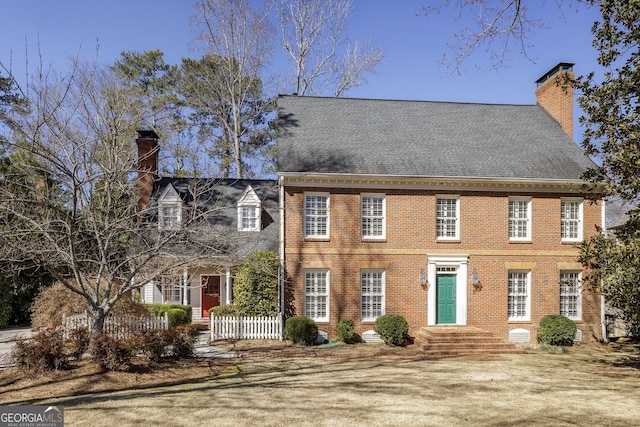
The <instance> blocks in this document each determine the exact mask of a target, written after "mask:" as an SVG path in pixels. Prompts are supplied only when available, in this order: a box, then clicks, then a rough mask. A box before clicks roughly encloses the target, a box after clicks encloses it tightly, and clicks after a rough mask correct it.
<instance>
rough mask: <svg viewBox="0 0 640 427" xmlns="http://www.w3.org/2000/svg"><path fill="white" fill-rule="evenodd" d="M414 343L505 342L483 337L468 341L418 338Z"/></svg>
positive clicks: (463, 339)
mask: <svg viewBox="0 0 640 427" xmlns="http://www.w3.org/2000/svg"><path fill="white" fill-rule="evenodd" d="M414 341H424V342H441V343H465V342H486V343H496V344H499V343H502V342H503V341H502V340H500V339H498V338H495V337H482V338H476V339H467V338H428V337H421V336H416V337H415V338H414Z"/></svg>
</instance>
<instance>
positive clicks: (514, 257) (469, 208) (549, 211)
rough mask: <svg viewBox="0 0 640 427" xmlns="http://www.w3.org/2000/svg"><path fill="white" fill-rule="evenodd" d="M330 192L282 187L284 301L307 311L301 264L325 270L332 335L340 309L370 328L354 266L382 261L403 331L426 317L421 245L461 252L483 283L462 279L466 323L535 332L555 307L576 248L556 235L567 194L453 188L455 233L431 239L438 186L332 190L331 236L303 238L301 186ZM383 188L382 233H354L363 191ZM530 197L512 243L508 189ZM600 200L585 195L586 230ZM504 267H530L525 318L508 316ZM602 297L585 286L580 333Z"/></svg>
mask: <svg viewBox="0 0 640 427" xmlns="http://www.w3.org/2000/svg"><path fill="white" fill-rule="evenodd" d="M305 191H307V192H308V191H320V192H327V191H326V190H323V189H317V188H315V189H314V188H295V187H287V188H286V191H285V212H284V215H285V221H286V222H285V236H284V241H285V267H286V272H287V275H288V276H287V290H288V300H289V301H290V303H291V309H293V311H294V312H295V313H296V314H298V315H302V314H304V270H305V269H309V268H326V269H329V271H330V322H329V323H319V324H318V327H319V328H320V329H322V330H325V331H328V332H329V334H330V336H333V335H334V329H335V325H336V323H337V322H338V320H339V319H341V318H350V319H352V320H353V321H354V322H355V324H356V329H357V331H358V332H359V333H362V332H363V331H365V330H368V329H373V323H372V322H371V323H363V322H361V321H360V270H361V269H365V268H372V269H373V268H375V269H378V268H380V269H384V270H385V275H386V289H385V312H386V313H395V314H402V315H403V316H404V317H405V318H406V319H407V321H408V323H409V325H410V334H413V333H415V331H416V330H417V329H419V328H420V327H421V326H426V325H427V314H428V311H427V310H429V309H430V307H428V306H427V291H426V290H424V289H422V288H421V286H420V284H419V281H418V275H419V272H420V270H421V269H424V270H425V271H427V255H428V254H438V255H442V254H451V255H458V254H468V255H469V260H468V263H469V264H468V275H469V276H470V275H471V272H472V271H473V270H474V269H475V270H476V271H477V273H478V275H479V277H480V280H481V283H482V290H479V291H477V290H474V287H473V286H472V284H471V278H470V277H468V278H467V283H468V285H467V304H468V306H467V324H468V325H472V326H478V327H481V328H484V329H488V330H491V331H493V332H494V333H495V334H496V335H497V336H499V337H501V338H503V339H505V340H506V339H507V338H508V332H509V330H511V329H514V328H525V329H528V330H530V331H531V338H532V342H534V341H535V334H536V328H537V324H538V323H539V320H540V318H541V317H542V316H544V315H546V314H557V313H559V299H560V296H559V285H558V282H559V277H560V271H561V270H562V269H567V268H568V267H571V269H575V268H577V267H579V265H578V264H577V263H576V258H577V253H578V251H577V249H575V248H574V246H573V245H571V244H566V243H562V242H561V239H560V200H561V197H563V196H566V197H569V196H571V195H570V194H543V193H541V194H533V193H517V194H516V193H509V194H507V193H499V192H482V193H479V192H455V193H452V194H455V195H458V196H460V240H458V241H453V242H442V241H436V230H435V223H436V218H435V213H436V195H440V194H444V192H441V191H426V190H425V191H420V190H392V191H382V190H379V191H376V190H370V189H367V190H365V191H362V192H361V191H359V190H355V189H333V188H332V189H331V190H330V191H329V192H330V238H329V239H328V240H324V241H314V240H307V241H305V239H304V212H303V207H304V193H305ZM365 192H366V193H372V192H378V193H384V194H386V239H385V240H384V241H376V242H368V241H363V240H362V239H361V238H360V194H361V193H365ZM514 195H518V196H531V197H532V240H531V242H526V243H510V242H509V237H508V202H509V196H514ZM600 215H601V208H600V205H599V204H591V203H590V202H588V201H586V200H585V201H584V202H583V224H584V227H583V230H584V237H588V236H590V235H592V234H594V233H595V232H596V230H595V225H596V224H600V222H601V219H600ZM510 268H512V269H513V268H527V269H530V271H531V276H530V277H531V297H530V298H531V317H530V321H527V322H509V321H508V316H507V279H508V271H509V269H510ZM599 302H600V300H599V297H597V296H595V295H592V294H590V293H589V292H584V294H583V297H582V321H581V322H578V327H579V328H580V329H582V330H583V337H584V339H585V340H587V339H589V338H590V337H591V336H592V335H595V336H600V334H601V332H600V317H599V316H600V305H599Z"/></svg>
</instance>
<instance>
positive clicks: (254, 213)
mask: <svg viewBox="0 0 640 427" xmlns="http://www.w3.org/2000/svg"><path fill="white" fill-rule="evenodd" d="M259 212H260V208H259V207H256V206H240V207H238V213H239V214H240V215H239V216H240V218H238V219H239V221H238V223H239V224H240V227H238V229H239V230H241V231H259V230H260V225H259V224H260V217H259V216H258V214H259Z"/></svg>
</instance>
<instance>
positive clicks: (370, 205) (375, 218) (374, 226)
mask: <svg viewBox="0 0 640 427" xmlns="http://www.w3.org/2000/svg"><path fill="white" fill-rule="evenodd" d="M385 209H386V207H385V195H384V194H363V195H362V196H361V198H360V211H361V225H362V226H361V233H362V238H363V239H384V238H385Z"/></svg>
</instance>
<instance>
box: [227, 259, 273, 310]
mask: <svg viewBox="0 0 640 427" xmlns="http://www.w3.org/2000/svg"><path fill="white" fill-rule="evenodd" d="M279 269H280V262H279V261H278V256H277V255H276V253H275V252H273V251H266V250H262V251H257V252H255V253H254V254H253V255H251V256H250V257H249V258H248V259H247V260H245V262H244V263H243V264H242V266H241V267H240V269H239V270H238V273H237V274H236V278H235V280H234V282H233V303H234V305H235V307H236V310H237V311H238V314H239V315H241V316H277V315H278V271H279Z"/></svg>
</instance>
